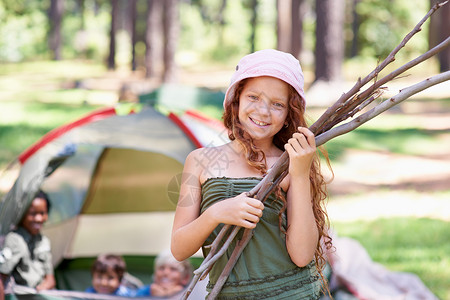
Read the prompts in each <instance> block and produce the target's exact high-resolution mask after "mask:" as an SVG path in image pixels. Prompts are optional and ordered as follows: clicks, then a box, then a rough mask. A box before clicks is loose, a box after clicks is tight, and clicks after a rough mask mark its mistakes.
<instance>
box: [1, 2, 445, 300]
mask: <svg viewBox="0 0 450 300" xmlns="http://www.w3.org/2000/svg"><path fill="white" fill-rule="evenodd" d="M432 3H434V1H424V0H322V1H319V0H318V1H313V0H284V1H283V0H280V1H275V0H245V1H226V0H191V1H176V0H167V1H162V0H129V1H126V0H111V1H106V0H45V1H32V0H3V1H1V2H0V169H4V168H5V167H6V166H7V165H8V163H10V162H11V161H13V160H14V159H15V158H16V157H17V155H18V154H19V153H20V152H22V151H23V150H25V149H26V148H27V147H28V146H30V145H31V144H33V143H34V142H36V141H37V140H38V139H39V138H40V137H41V136H42V135H43V134H45V133H46V132H48V131H50V130H51V129H53V128H55V127H57V126H59V125H61V124H64V123H66V122H68V121H70V120H75V119H76V118H78V117H80V116H82V115H84V114H85V113H87V112H90V111H92V110H93V109H96V108H99V107H102V106H105V105H114V104H116V103H117V102H119V101H122V102H123V101H125V102H134V101H136V100H137V98H138V96H139V95H140V94H145V93H148V92H150V91H153V90H154V89H156V88H158V87H160V86H161V85H162V84H168V83H170V84H182V85H188V86H194V87H206V88H209V89H213V90H222V91H223V90H224V89H225V88H226V86H227V84H228V82H229V78H230V76H231V74H232V72H233V70H234V66H235V65H236V62H237V61H238V59H239V58H240V57H241V56H243V55H245V54H247V53H249V52H251V51H254V50H259V49H264V48H277V49H280V50H284V51H287V52H291V53H293V54H294V55H295V56H296V57H298V58H299V59H300V61H301V64H302V67H303V69H304V73H305V80H306V91H307V99H308V106H309V108H308V111H309V115H310V117H311V119H312V120H314V119H315V118H317V117H318V116H319V115H320V114H321V113H322V112H323V111H324V109H325V108H326V106H327V105H329V104H330V103H332V102H333V101H335V100H337V97H338V96H339V95H340V94H341V93H342V92H344V91H347V90H348V89H349V87H351V86H352V85H353V83H354V82H355V81H356V80H357V78H358V77H363V76H365V75H366V74H368V73H369V72H370V71H371V70H372V69H373V68H374V67H375V66H376V65H377V63H378V62H379V60H380V59H381V60H382V59H384V58H385V57H386V56H387V54H388V53H389V52H390V51H391V50H392V49H393V48H394V47H395V46H396V45H397V44H398V43H399V42H400V41H401V39H402V38H403V36H404V35H405V34H406V33H407V32H409V31H410V30H411V29H412V28H413V27H414V25H415V24H416V23H417V22H418V21H419V20H420V19H421V18H422V17H423V16H424V15H425V13H426V12H427V11H428V10H429V8H430V6H431V4H432ZM449 16H450V5H446V6H444V7H443V8H441V9H440V10H439V11H438V13H436V14H435V15H433V17H432V19H431V20H430V21H429V22H427V23H425V25H424V27H423V32H421V33H419V34H417V35H416V36H415V37H414V38H413V39H412V40H411V42H410V43H408V44H407V46H406V47H405V48H404V49H402V51H401V53H400V54H399V55H398V56H397V60H396V62H395V65H396V66H399V65H400V64H401V63H402V62H406V61H408V60H410V59H412V58H414V57H416V56H417V55H420V54H422V53H424V52H425V51H427V50H428V49H429V48H431V47H432V46H434V45H436V44H437V43H438V42H439V41H441V40H443V39H444V38H446V37H448V36H449V33H450V24H449V23H448V22H449V21H450V17H449ZM446 22H447V23H446ZM449 60H450V49H448V48H447V50H446V51H443V52H442V53H441V54H440V55H439V56H437V57H434V58H432V59H430V60H428V61H427V62H425V63H424V64H422V65H421V66H418V67H416V68H414V69H413V70H411V72H410V73H408V76H406V77H402V78H400V79H397V80H395V81H394V82H392V83H390V85H389V87H390V90H391V92H392V91H395V89H398V88H401V87H404V86H408V85H410V84H411V83H415V82H416V81H419V80H423V79H425V78H426V77H428V76H430V75H433V74H436V73H439V72H442V71H445V70H448V69H449ZM388 69H389V68H388ZM449 90H450V87H449V85H448V84H447V83H445V84H441V85H439V86H437V87H436V88H430V89H429V90H428V91H426V92H423V93H421V94H419V95H416V96H415V97H413V98H412V99H410V100H408V101H406V102H405V103H403V104H401V105H399V106H398V107H396V108H395V109H392V110H391V111H389V112H386V113H384V114H383V115H381V116H379V117H377V118H376V119H374V120H372V121H371V122H369V123H368V124H367V125H364V126H363V127H361V128H359V129H357V130H355V131H354V132H351V133H348V134H346V135H344V136H342V137H339V138H336V139H334V140H331V141H330V142H328V143H327V145H326V146H327V149H328V151H329V153H330V156H331V160H332V165H333V167H334V172H335V180H334V181H333V182H332V183H331V185H330V200H329V205H328V210H329V214H330V219H331V222H332V226H333V228H334V229H335V230H336V232H337V234H338V235H341V236H350V237H353V238H355V239H357V240H358V241H359V242H360V243H361V244H362V245H363V246H364V247H365V248H366V250H367V251H368V252H369V255H370V256H371V258H372V259H374V260H375V261H376V262H379V263H382V264H383V265H384V266H386V267H387V268H389V269H390V270H393V271H402V272H411V273H414V274H417V275H418V276H419V277H420V278H421V279H422V280H423V281H424V283H425V284H426V285H427V286H428V287H429V288H430V289H431V290H432V291H433V292H434V293H435V294H436V295H437V296H438V297H439V298H440V299H450V290H449V287H448V282H449V281H450V271H449V270H450V259H449V256H448V253H450V230H448V229H449V223H448V222H449V220H450V203H449V202H450V201H449V199H450V197H449V196H450V186H449V183H448V182H450V165H449V158H450V134H449V128H450V124H449V120H450V118H449V116H450V105H449V103H450V102H449V101H450V93H449ZM387 95H389V92H387ZM179 101H180V102H181V101H183V99H180V100H179ZM200 109H202V108H200ZM202 110H203V111H204V112H205V113H206V114H209V115H211V116H213V117H216V118H220V116H221V111H220V110H215V109H211V108H209V107H208V108H203V109H202ZM6 190H7V189H6V188H4V187H2V186H0V194H4V193H5V191H6Z"/></svg>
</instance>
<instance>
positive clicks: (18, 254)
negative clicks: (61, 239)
mask: <svg viewBox="0 0 450 300" xmlns="http://www.w3.org/2000/svg"><path fill="white" fill-rule="evenodd" d="M49 211H50V201H49V199H48V196H47V194H46V193H44V192H43V191H38V192H37V193H36V195H35V197H34V198H33V200H32V201H31V204H30V206H29V207H28V209H27V211H26V212H25V214H24V215H23V217H22V219H21V221H20V222H19V225H18V227H17V229H16V230H14V231H12V232H10V233H8V234H7V235H6V237H5V244H4V247H3V249H2V250H1V251H0V277H1V279H2V280H0V294H1V293H2V292H3V291H2V290H3V287H4V283H5V284H10V287H11V285H12V284H13V282H11V279H13V280H14V282H15V284H18V285H23V286H27V287H31V288H35V289H36V290H37V291H41V290H48V289H52V288H54V287H55V285H56V281H55V277H54V275H53V265H52V254H51V252H50V240H49V239H48V238H47V237H46V236H44V235H42V234H41V229H42V227H43V226H44V223H45V222H46V221H47V219H48V213H49Z"/></svg>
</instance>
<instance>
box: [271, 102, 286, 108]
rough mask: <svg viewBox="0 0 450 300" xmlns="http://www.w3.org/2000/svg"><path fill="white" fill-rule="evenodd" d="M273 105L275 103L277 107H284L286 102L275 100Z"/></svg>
mask: <svg viewBox="0 0 450 300" xmlns="http://www.w3.org/2000/svg"><path fill="white" fill-rule="evenodd" d="M273 105H274V106H275V107H277V108H283V107H284V104H283V103H281V102H275V103H274V104H273Z"/></svg>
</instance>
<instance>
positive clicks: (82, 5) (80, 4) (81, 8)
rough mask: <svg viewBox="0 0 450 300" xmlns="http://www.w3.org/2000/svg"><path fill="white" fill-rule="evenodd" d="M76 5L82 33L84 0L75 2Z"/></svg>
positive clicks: (84, 27)
mask: <svg viewBox="0 0 450 300" xmlns="http://www.w3.org/2000/svg"><path fill="white" fill-rule="evenodd" d="M77 5H78V8H79V10H80V30H81V31H84V30H85V29H86V21H85V18H84V9H85V3H84V0H77Z"/></svg>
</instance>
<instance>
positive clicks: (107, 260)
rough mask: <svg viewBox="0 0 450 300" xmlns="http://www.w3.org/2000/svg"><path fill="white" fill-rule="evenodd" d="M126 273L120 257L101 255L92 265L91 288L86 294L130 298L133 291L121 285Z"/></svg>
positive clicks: (123, 262)
mask: <svg viewBox="0 0 450 300" xmlns="http://www.w3.org/2000/svg"><path fill="white" fill-rule="evenodd" d="M125 272H126V264H125V261H124V260H123V258H122V257H120V256H118V255H114V254H101V255H99V256H98V257H97V260H96V261H95V262H94V264H93V265H92V269H91V273H92V286H91V287H89V288H88V289H86V292H88V293H97V294H109V295H115V296H123V297H131V296H133V295H134V293H135V292H134V291H133V290H132V289H130V288H127V287H126V286H124V285H122V284H121V281H122V278H123V276H124V274H125Z"/></svg>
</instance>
